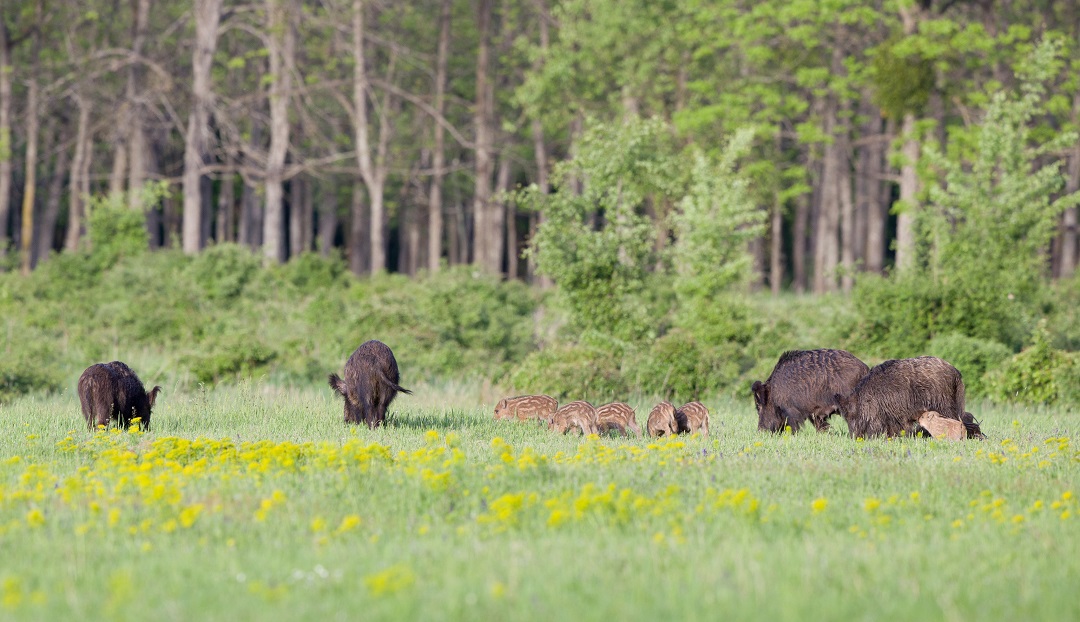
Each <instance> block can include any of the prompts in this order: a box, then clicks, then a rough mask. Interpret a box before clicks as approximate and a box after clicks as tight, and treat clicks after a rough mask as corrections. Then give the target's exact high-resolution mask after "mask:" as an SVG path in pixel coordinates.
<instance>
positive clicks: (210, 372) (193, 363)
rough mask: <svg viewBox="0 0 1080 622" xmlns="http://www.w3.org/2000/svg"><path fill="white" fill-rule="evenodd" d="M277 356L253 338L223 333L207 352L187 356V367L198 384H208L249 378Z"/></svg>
mask: <svg viewBox="0 0 1080 622" xmlns="http://www.w3.org/2000/svg"><path fill="white" fill-rule="evenodd" d="M276 355H277V353H276V352H274V350H273V349H272V348H271V347H270V346H268V345H266V344H264V343H262V342H261V341H260V340H259V338H258V337H256V336H255V335H253V334H247V335H244V334H237V333H225V334H223V335H222V336H221V337H220V338H219V339H217V340H215V341H214V342H213V343H212V344H210V347H209V351H208V352H205V353H199V354H195V355H191V356H189V357H188V359H187V363H188V367H189V368H190V369H191V373H192V374H194V376H195V378H196V379H197V380H198V381H199V382H203V383H207V384H209V383H212V382H220V381H221V380H225V379H236V378H237V377H238V376H241V377H242V376H249V375H251V374H252V373H253V372H254V371H255V370H256V369H258V368H261V367H263V366H265V365H266V364H268V363H270V362H271V361H272V360H274V358H275V357H276Z"/></svg>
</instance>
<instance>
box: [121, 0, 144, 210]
mask: <svg viewBox="0 0 1080 622" xmlns="http://www.w3.org/2000/svg"><path fill="white" fill-rule="evenodd" d="M132 5H133V7H134V10H135V14H134V16H133V20H134V21H133V23H132V33H131V34H132V36H131V53H132V55H133V56H134V57H135V58H136V59H137V58H139V57H140V56H142V51H143V44H144V43H145V42H146V32H147V30H148V27H149V23H150V0H133V1H132ZM144 73H146V71H145V69H144V68H143V66H142V63H140V62H134V63H132V64H130V65H129V66H128V79H127V92H126V99H127V106H128V108H127V110H128V113H129V116H128V119H127V123H128V132H129V134H128V136H129V137H130V139H129V140H128V147H129V149H130V150H131V153H130V154H129V155H128V163H129V169H128V205H129V206H130V207H131V208H132V209H142V207H143V205H142V201H143V197H142V188H143V184H144V183H145V182H146V171H147V168H148V167H147V162H146V161H147V157H148V155H149V149H148V148H147V143H148V141H147V139H146V127H145V125H146V121H145V119H146V103H145V101H144V99H145V96H144V95H143V93H144V92H145V91H146V85H145V84H144V82H145V80H144V79H143V74H144Z"/></svg>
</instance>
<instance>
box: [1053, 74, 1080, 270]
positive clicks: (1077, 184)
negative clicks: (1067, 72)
mask: <svg viewBox="0 0 1080 622" xmlns="http://www.w3.org/2000/svg"><path fill="white" fill-rule="evenodd" d="M1073 119H1080V92H1077V93H1074V94H1073ZM1077 190H1080V143H1078V144H1075V145H1073V148H1072V153H1070V154H1069V157H1068V160H1067V162H1066V165H1065V192H1066V193H1067V194H1068V193H1072V192H1076V191H1077ZM1077 211H1078V210H1077V208H1075V207H1070V208H1069V209H1067V210H1065V213H1064V214H1062V215H1061V243H1060V246H1061V260H1060V262H1059V264H1058V276H1059V277H1060V278H1062V279H1068V278H1071V277H1072V275H1073V273H1074V272H1075V271H1076V261H1077V242H1076V237H1077V225H1078V224H1080V222H1078V221H1080V218H1078V214H1077Z"/></svg>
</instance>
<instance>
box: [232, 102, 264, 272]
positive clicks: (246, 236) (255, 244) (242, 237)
mask: <svg viewBox="0 0 1080 622" xmlns="http://www.w3.org/2000/svg"><path fill="white" fill-rule="evenodd" d="M262 132H263V126H262V125H261V124H259V123H256V122H254V121H253V122H252V124H251V139H250V144H251V150H252V151H255V150H257V149H259V148H260V146H261V144H262ZM241 179H243V182H244V188H243V190H241V193H240V223H239V225H237V236H238V237H239V241H240V243H241V244H246V245H247V246H248V247H249V248H251V250H252V251H257V250H259V247H260V246H262V228H263V224H262V223H263V214H262V208H261V204H260V203H259V200H258V190H257V189H256V188H255V186H254V185H252V182H251V181H249V180H248V179H246V178H243V177H242V178H241Z"/></svg>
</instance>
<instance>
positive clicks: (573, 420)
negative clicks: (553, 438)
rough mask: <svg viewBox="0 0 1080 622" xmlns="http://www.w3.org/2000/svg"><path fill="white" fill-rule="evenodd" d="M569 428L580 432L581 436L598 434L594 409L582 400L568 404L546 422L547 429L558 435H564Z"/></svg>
mask: <svg viewBox="0 0 1080 622" xmlns="http://www.w3.org/2000/svg"><path fill="white" fill-rule="evenodd" d="M571 428H577V429H578V430H581V433H582V434H599V433H600V431H599V430H598V429H597V428H596V409H595V408H593V405H592V404H590V403H588V402H586V401H582V400H578V401H576V402H570V403H569V404H566V405H565V406H563V407H562V408H560V409H559V410H556V411H555V414H554V415H552V417H551V420H550V421H548V429H549V430H551V431H553V432H557V433H559V434H566V432H567V431H568V430H570V429H571Z"/></svg>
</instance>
